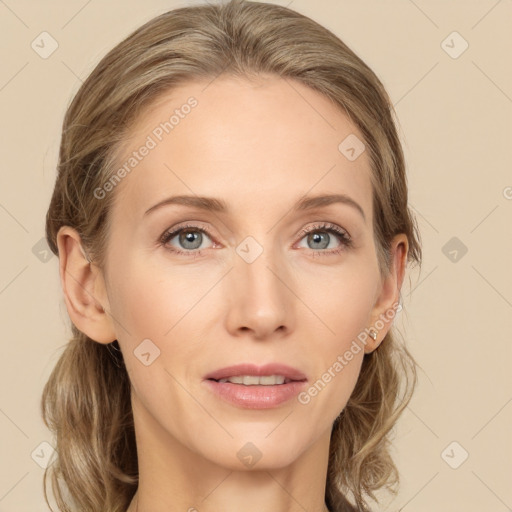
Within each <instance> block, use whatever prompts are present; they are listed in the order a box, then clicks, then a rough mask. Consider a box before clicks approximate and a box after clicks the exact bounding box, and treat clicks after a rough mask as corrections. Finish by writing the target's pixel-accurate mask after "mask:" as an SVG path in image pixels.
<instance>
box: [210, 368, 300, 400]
mask: <svg viewBox="0 0 512 512" xmlns="http://www.w3.org/2000/svg"><path fill="white" fill-rule="evenodd" d="M307 380H308V379H307V378H306V376H305V375H304V374H303V373H302V372H300V371H299V370H297V369H296V368H292V367H290V366H287V365H283V364H267V365H264V366H255V365H253V364H241V365H236V366H230V367H226V368H221V369H219V370H216V371H214V372H212V373H210V374H208V375H206V376H205V377H204V382H205V383H206V385H207V387H208V388H209V389H210V391H212V392H213V393H214V394H215V395H216V396H217V397H218V398H220V399H222V400H224V401H227V402H229V403H230V404H232V405H235V406H237V407H243V408H249V409H268V408H274V407H278V406H279V405H281V404H283V403H285V402H288V401H289V400H291V399H292V398H293V397H294V396H295V395H297V393H299V392H300V391H301V390H302V389H303V388H304V386H305V384H306V382H307Z"/></svg>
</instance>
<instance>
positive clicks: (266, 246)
mask: <svg viewBox="0 0 512 512" xmlns="http://www.w3.org/2000/svg"><path fill="white" fill-rule="evenodd" d="M271 239H272V236H267V237H265V241H264V243H260V242H259V241H257V240H256V239H255V238H253V237H247V238H246V239H244V240H243V241H242V242H241V243H240V244H239V245H238V246H237V248H236V253H237V254H236V256H235V263H234V268H233V271H232V272H231V276H230V278H231V279H232V280H234V283H233V284H234V286H232V287H231V289H232V290H233V296H232V300H231V308H230V319H229V324H230V328H231V329H240V328H249V329H252V330H253V331H255V332H257V334H258V335H261V336H263V335H264V333H266V334H270V333H271V332H273V331H274V330H276V329H278V328H280V327H281V326H284V327H287V328H290V327H291V317H290V315H291V313H292V311H293V308H292V304H291V303H290V301H292V300H293V295H292V294H291V293H290V291H289V290H288V289H287V287H286V286H285V284H284V283H286V281H287V278H286V275H284V274H285V270H284V265H283V264H282V261H281V259H280V255H281V253H280V251H279V250H277V248H274V247H272V245H271Z"/></svg>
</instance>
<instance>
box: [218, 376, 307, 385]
mask: <svg viewBox="0 0 512 512" xmlns="http://www.w3.org/2000/svg"><path fill="white" fill-rule="evenodd" d="M208 380H214V381H215V382H221V383H224V382H231V384H241V385H243V386H281V385H282V384H288V383H289V382H302V381H298V380H294V379H289V378H288V377H285V376H284V375H263V376H261V377H259V376H257V375H237V376H232V377H226V378H223V379H208Z"/></svg>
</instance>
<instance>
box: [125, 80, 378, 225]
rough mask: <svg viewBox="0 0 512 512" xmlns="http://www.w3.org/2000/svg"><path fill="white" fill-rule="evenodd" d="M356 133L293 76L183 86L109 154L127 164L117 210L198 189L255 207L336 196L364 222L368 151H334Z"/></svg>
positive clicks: (200, 192)
mask: <svg viewBox="0 0 512 512" xmlns="http://www.w3.org/2000/svg"><path fill="white" fill-rule="evenodd" d="M354 137H357V139H355V138H354ZM347 138H348V139H347ZM362 139H363V137H362V135H361V133H360V131H359V130H358V129H357V128H356V126H355V125H354V124H353V123H352V122H351V121H350V119H349V118H348V116H347V115H346V114H345V113H344V112H342V110H340V108H339V107H338V106H336V105H335V104H334V103H333V102H332V101H331V100H330V99H329V98H327V97H325V96H324V95H322V94H321V93H319V92H317V91H315V90H313V89H311V88H309V87H307V86H305V85H303V84H301V83H299V82H297V81H294V80H290V79H282V78H278V77H274V76H270V77H265V78H263V77H260V78H259V79H257V80H255V81H252V80H251V81H249V80H246V79H241V78H234V77H218V78H216V79H214V80H213V81H211V80H210V81H207V80H204V81H192V82H188V83H185V84H182V85H180V86H179V87H175V88H173V89H172V90H169V91H168V92H166V93H164V94H162V95H161V96H160V97H158V99H157V100H156V101H154V102H153V103H152V104H151V105H150V106H149V107H148V108H146V109H145V110H144V112H143V113H142V115H141V116H139V118H138V119H137V120H136V122H135V123H133V125H132V127H131V129H130V132H129V134H128V137H127V139H126V141H125V143H124V145H123V148H122V151H121V152H120V153H119V154H118V156H117V160H116V168H117V167H119V168H120V167H122V166H124V168H125V169H127V170H128V172H126V173H125V174H126V177H124V178H123V179H122V180H121V181H120V183H119V184H118V185H117V186H116V190H115V194H117V195H118V198H116V199H117V201H116V208H117V209H121V210H125V211H124V212H123V214H125V215H131V214H133V215H135V214H136V215H138V214H139V213H140V212H141V211H142V210H143V211H145V210H146V209H147V208H149V207H150V206H151V205H152V204H154V203H156V202H158V201H159V200H162V199H165V197H166V196H167V195H171V194H172V195H176V194H192V195H194V194H197V195H204V196H214V197H222V198H223V199H225V201H226V202H227V203H228V204H232V205H233V207H234V208H235V207H238V208H243V207H249V206H251V207H252V211H254V210H255V209H256V210H261V209H262V208H266V209H268V208H269V207H270V206H271V205H273V204H276V202H277V204H281V205H284V204H285V203H287V202H288V199H290V200H291V199H292V198H293V199H297V198H300V197H302V196H304V195H305V194H308V195H309V194H311V195H315V194H319V193H344V194H347V195H349V196H351V197H352V198H353V199H354V200H356V201H357V202H358V203H359V204H361V205H362V206H363V208H364V210H365V212H367V218H369V217H370V216H371V184H370V167H369V160H368V157H367V154H366V152H365V151H363V152H362V153H361V154H360V156H358V157H357V158H356V159H355V160H354V159H349V158H347V156H346V153H343V152H342V151H341V150H340V144H341V149H346V143H344V141H346V140H348V141H353V140H355V141H356V142H357V140H359V141H362ZM356 149H357V148H356ZM142 153H144V155H142ZM135 154H136V155H135ZM117 203H119V204H117ZM127 208H128V209H129V211H128V209H127ZM134 212H137V213H134Z"/></svg>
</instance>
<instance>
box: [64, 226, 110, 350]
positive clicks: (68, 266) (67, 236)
mask: <svg viewBox="0 0 512 512" xmlns="http://www.w3.org/2000/svg"><path fill="white" fill-rule="evenodd" d="M57 246H58V249H59V274H60V280H61V285H62V291H63V292H64V300H65V302H66V308H67V310H68V314H69V317H70V319H71V321H72V322H73V324H74V325H75V326H76V327H77V329H79V330H80V331H82V332H83V333H84V334H86V335H87V336H88V337H89V338H91V339H92V340H95V341H97V342H99V343H104V344H107V343H110V342H112V341H114V340H115V339H116V334H115V331H114V329H113V324H112V322H111V320H110V318H109V317H108V316H107V313H106V312H105V311H110V307H109V303H108V297H107V294H106V288H105V282H104V280H103V275H102V273H101V271H100V269H99V268H98V267H97V266H96V265H94V264H93V263H90V262H89V261H88V259H87V257H86V256H85V253H84V252H83V249H82V242H81V239H80V235H79V234H78V232H77V231H76V230H75V229H73V228H71V227H69V226H62V227H61V228H60V229H59V232H58V233H57Z"/></svg>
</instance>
